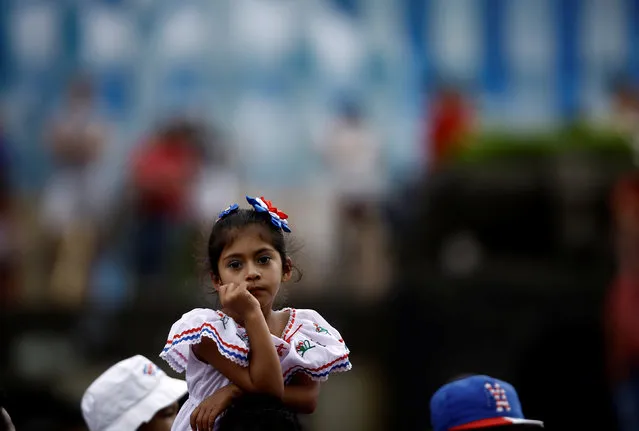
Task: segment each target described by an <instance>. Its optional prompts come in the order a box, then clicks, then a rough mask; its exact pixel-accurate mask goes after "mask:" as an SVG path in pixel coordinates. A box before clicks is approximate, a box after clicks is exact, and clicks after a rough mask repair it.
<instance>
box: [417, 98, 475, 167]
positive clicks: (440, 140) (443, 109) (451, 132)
mask: <svg viewBox="0 0 639 431" xmlns="http://www.w3.org/2000/svg"><path fill="white" fill-rule="evenodd" d="M430 112H431V115H430V116H429V118H428V120H427V127H426V130H427V135H426V139H425V141H426V145H425V147H426V152H427V154H428V170H429V172H430V171H433V170H437V169H439V168H441V167H442V166H444V165H446V163H447V161H448V160H450V158H451V157H453V156H454V155H455V154H456V153H457V152H458V151H459V150H460V149H461V148H463V145H464V144H465V142H464V140H465V139H466V138H467V137H468V135H469V134H470V133H471V132H472V129H473V126H474V125H473V122H474V113H473V110H472V107H471V105H470V103H469V102H468V101H467V100H466V97H465V96H464V94H463V93H462V92H461V91H460V90H458V89H456V88H454V87H452V86H442V87H441V88H439V89H437V90H436V91H435V94H434V96H433V99H432V100H431V102H430Z"/></svg>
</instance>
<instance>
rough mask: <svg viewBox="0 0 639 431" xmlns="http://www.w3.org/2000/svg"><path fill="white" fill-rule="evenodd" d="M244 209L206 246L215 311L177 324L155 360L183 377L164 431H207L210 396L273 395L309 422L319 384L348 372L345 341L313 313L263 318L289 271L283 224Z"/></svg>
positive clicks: (257, 208) (267, 207) (222, 223)
mask: <svg viewBox="0 0 639 431" xmlns="http://www.w3.org/2000/svg"><path fill="white" fill-rule="evenodd" d="M246 199H247V201H248V202H249V204H251V206H252V207H253V208H252V209H240V208H239V206H238V205H237V204H233V205H231V206H230V207H228V208H227V209H226V210H224V211H223V212H222V213H220V215H219V218H218V220H217V221H216V222H215V224H214V225H213V228H212V230H211V234H210V237H209V241H208V263H209V264H210V270H211V279H212V281H213V285H214V287H215V289H216V291H217V292H218V294H219V298H220V302H221V304H222V309H221V310H211V309H208V308H196V309H194V310H192V311H190V312H188V313H186V314H184V315H183V316H182V318H181V319H180V320H178V321H177V322H176V323H174V324H173V326H172V327H171V331H170V333H169V338H168V341H167V343H166V346H165V347H164V349H163V350H162V353H160V357H161V358H162V359H164V360H165V361H167V362H168V363H169V365H171V367H172V368H173V369H174V370H175V371H177V372H178V373H182V372H184V371H186V382H187V385H188V389H189V399H188V401H187V402H186V403H185V404H184V405H183V406H182V409H181V410H180V412H179V414H178V417H177V418H176V420H175V423H174V424H173V428H172V429H173V430H190V429H191V427H193V429H198V430H199V429H207V430H208V429H210V428H211V426H212V425H213V424H214V421H215V419H216V416H217V414H218V413H220V411H221V410H223V409H224V408H225V407H226V406H227V405H228V403H222V404H224V405H222V406H221V407H220V405H219V398H217V399H216V397H215V396H213V394H214V393H216V391H218V390H221V391H220V392H226V393H227V394H228V395H229V397H233V396H235V395H237V394H239V393H242V392H248V393H262V394H268V395H273V396H276V397H278V398H281V399H282V401H283V402H284V404H285V405H286V406H288V407H289V408H291V409H292V410H294V411H296V412H299V413H312V412H313V411H314V409H315V406H316V403H317V397H318V395H319V383H320V382H322V381H324V380H326V379H327V378H328V375H329V374H331V373H333V372H338V371H348V370H350V369H351V363H350V361H349V357H348V355H349V351H348V348H347V347H346V344H345V343H344V340H343V339H342V337H341V336H340V334H339V332H338V331H337V330H336V329H335V328H333V327H332V326H331V325H329V324H328V323H327V322H326V320H324V319H323V318H322V316H320V315H319V314H318V313H317V312H316V311H314V310H296V309H294V308H284V309H281V310H273V309H272V307H273V301H274V300H275V297H276V296H277V293H278V291H279V290H280V286H281V284H282V283H283V282H286V281H288V280H289V279H290V278H291V274H292V271H293V263H292V261H291V259H290V257H289V256H288V255H287V251H286V241H285V238H284V233H285V232H290V229H289V226H288V221H287V218H288V216H287V215H286V214H284V213H283V212H281V211H278V209H277V208H275V207H274V206H273V205H272V204H271V202H270V201H267V200H266V199H264V198H251V197H248V196H247V197H246ZM249 352H250V353H249ZM220 392H218V393H220ZM229 399H230V398H229ZM200 404H201V405H200Z"/></svg>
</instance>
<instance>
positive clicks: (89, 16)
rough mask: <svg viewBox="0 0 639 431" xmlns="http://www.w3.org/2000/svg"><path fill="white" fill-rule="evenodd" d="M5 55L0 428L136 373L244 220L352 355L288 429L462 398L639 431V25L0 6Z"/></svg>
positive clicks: (75, 0)
mask: <svg viewBox="0 0 639 431" xmlns="http://www.w3.org/2000/svg"><path fill="white" fill-rule="evenodd" d="M0 32H1V36H0V95H1V101H2V103H1V108H0V163H1V164H2V166H1V167H0V173H1V174H2V175H1V180H0V188H1V189H0V272H1V275H0V277H1V278H0V280H1V284H0V304H1V311H0V313H1V315H0V324H1V326H0V331H1V338H2V347H1V348H0V387H1V388H2V390H3V391H4V398H5V404H6V406H7V410H8V411H9V413H10V414H11V416H12V417H13V419H14V422H15V424H16V427H17V429H18V430H65V431H66V430H82V429H84V428H83V423H82V418H81V415H80V409H79V400H80V397H81V396H82V393H83V392H84V390H85V389H86V387H87V386H88V385H89V384H90V382H91V381H92V380H93V379H94V378H95V377H96V376H97V375H99V374H100V373H101V372H102V371H104V370H105V369H106V368H107V367H108V366H110V365H112V364H113V363H115V362H116V361H118V360H120V359H122V358H124V357H127V356H131V355H134V354H138V353H140V354H144V355H146V356H148V357H149V358H152V359H153V358H155V361H156V362H157V363H158V364H160V360H159V358H158V357H157V355H158V353H159V352H160V349H161V347H162V346H163V345H164V342H165V337H166V336H167V334H168V331H169V328H170V325H171V324H172V323H173V322H174V321H175V320H177V319H178V318H179V316H181V314H182V313H184V312H186V311H188V310H190V309H191V308H194V307H197V306H214V305H213V304H214V298H213V297H212V295H211V294H210V290H208V287H207V286H206V284H205V283H203V282H202V280H203V279H204V278H206V276H205V275H204V278H203V274H202V273H201V270H200V265H199V263H200V255H199V248H198V247H199V245H200V244H201V243H202V241H204V240H205V239H206V238H207V229H208V228H210V226H211V224H212V222H213V221H214V219H215V217H216V215H217V213H218V212H219V211H220V210H222V209H224V208H225V207H226V206H228V205H229V204H230V203H232V202H242V201H243V196H244V195H245V194H249V195H264V196H266V197H267V198H269V199H272V200H273V202H274V203H275V204H276V205H277V206H278V207H279V208H281V209H283V210H284V211H285V212H287V213H288V214H289V215H290V223H291V226H292V228H293V230H294V235H295V237H296V240H297V242H299V243H300V244H301V246H302V247H301V248H300V250H299V251H298V252H297V253H296V254H295V255H294V258H295V260H296V262H297V263H298V265H299V266H300V267H301V268H302V271H303V273H304V277H303V279H302V280H301V281H300V282H298V283H293V284H291V285H290V286H289V287H288V288H287V295H286V298H285V303H286V304H287V305H292V306H295V307H299V308H306V307H308V308H315V309H317V310H318V311H320V312H321V313H322V314H323V315H324V316H325V317H326V319H327V320H328V321H329V322H331V323H333V324H334V326H336V327H337V328H339V330H340V332H341V333H342V335H343V336H344V338H345V339H346V340H347V342H348V344H349V347H350V349H351V351H352V362H353V366H354V368H353V371H352V372H350V373H346V374H344V375H337V376H334V377H332V378H331V379H330V380H329V381H328V382H327V383H326V384H325V385H324V387H323V391H322V400H321V402H320V407H319V409H318V412H317V413H316V414H315V415H313V416H312V417H311V418H309V425H310V426H311V429H313V430H325V429H334V430H372V431H376V430H391V429H407V430H413V429H415V430H418V429H420V430H426V429H428V428H429V412H428V401H429V399H430V396H431V395H432V393H433V392H434V391H435V390H436V389H437V388H438V387H439V386H440V385H442V384H443V383H444V382H446V381H447V380H448V379H450V378H451V377H453V376H454V375H457V374H460V373H469V372H471V373H472V372H478V373H485V374H491V375H493V376H495V377H499V378H502V379H505V380H508V381H510V382H511V383H513V384H514V385H515V386H516V387H518V389H519V391H520V397H521V399H522V403H523V406H524V413H525V414H526V415H527V416H529V417H531V418H535V419H541V420H545V421H546V424H547V428H549V429H564V430H576V429H581V428H584V427H587V426H588V425H593V424H596V425H593V427H597V428H598V429H602V430H603V429H605V430H613V429H623V430H637V429H639V428H635V427H633V425H632V423H633V422H632V420H636V417H637V414H639V318H638V316H639V281H638V280H639V275H637V272H638V271H637V267H638V266H639V265H637V263H638V262H639V247H638V246H639V234H638V233H637V232H639V223H638V222H639V211H638V210H637V208H639V186H637V184H639V181H638V180H636V179H635V176H634V170H635V168H636V161H637V160H639V93H637V84H638V83H639V1H638V0H323V1H318V0H304V1H293V0H82V1H80V0H56V1H52V0H0ZM209 304H210V305H209ZM160 365H161V366H162V367H163V368H164V369H165V370H166V369H167V367H165V366H164V365H165V364H160ZM167 371H168V370H167ZM633 417H634V418H635V419H633ZM634 423H635V424H636V423H638V422H634Z"/></svg>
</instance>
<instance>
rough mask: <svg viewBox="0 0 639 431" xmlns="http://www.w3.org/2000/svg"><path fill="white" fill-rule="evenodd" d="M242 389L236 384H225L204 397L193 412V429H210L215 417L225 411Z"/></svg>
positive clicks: (198, 430) (201, 430)
mask: <svg viewBox="0 0 639 431" xmlns="http://www.w3.org/2000/svg"><path fill="white" fill-rule="evenodd" d="M241 393H242V391H241V390H240V388H238V387H237V386H235V385H234V384H230V385H228V386H224V387H223V388H221V389H218V390H217V391H215V393H214V394H213V395H211V396H209V397H207V398H205V399H204V401H202V402H201V403H200V405H199V406H197V407H196V408H195V410H193V413H191V429H192V430H194V431H210V430H212V429H213V425H214V424H215V419H217V417H218V416H219V415H220V414H221V413H222V412H224V410H226V409H227V408H228V407H229V406H230V405H231V402H232V401H233V398H235V397H237V396H238V395H240V394H241Z"/></svg>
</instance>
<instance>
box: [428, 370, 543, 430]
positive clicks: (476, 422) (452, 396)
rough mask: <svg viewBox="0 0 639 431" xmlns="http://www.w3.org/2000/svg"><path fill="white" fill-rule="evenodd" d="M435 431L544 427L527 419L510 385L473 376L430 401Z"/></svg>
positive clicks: (458, 382) (446, 386) (445, 387)
mask: <svg viewBox="0 0 639 431" xmlns="http://www.w3.org/2000/svg"><path fill="white" fill-rule="evenodd" d="M430 417H431V424H432V426H433V429H434V430H435V431H461V430H475V429H481V428H487V427H495V426H502V425H516V424H525V425H529V426H537V427H540V428H543V427H544V423H543V422H541V421H534V420H530V419H526V418H524V414H523V412H522V411H521V403H520V402H519V397H518V396H517V391H515V388H513V386H512V385H511V384H510V383H507V382H504V381H501V380H498V379H495V378H493V377H489V376H482V375H473V376H469V377H465V378H462V379H459V380H455V381H453V382H450V383H448V384H446V385H444V386H442V387H441V388H439V390H438V391H437V392H435V394H434V395H433V397H432V398H431V400H430Z"/></svg>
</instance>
